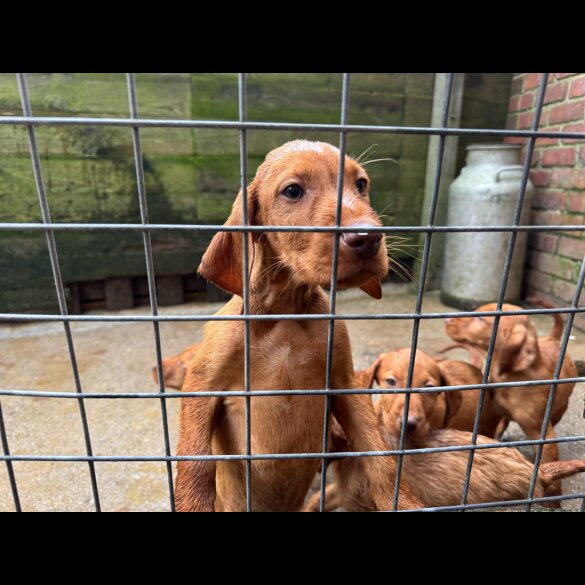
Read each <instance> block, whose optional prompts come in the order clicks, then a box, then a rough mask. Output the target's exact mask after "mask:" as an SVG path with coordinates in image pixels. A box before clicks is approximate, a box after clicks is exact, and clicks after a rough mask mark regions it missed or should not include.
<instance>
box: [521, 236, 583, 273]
mask: <svg viewBox="0 0 585 585" xmlns="http://www.w3.org/2000/svg"><path fill="white" fill-rule="evenodd" d="M575 241H578V240H575ZM530 266H532V268H536V269H537V270H540V271H541V272H545V273H547V274H552V275H553V276H557V277H558V278H564V279H565V280H570V279H571V278H573V275H574V272H575V270H574V263H573V262H572V261H571V260H568V259H567V258H561V257H560V256H554V255H553V254H547V253H546V252H531V254H530Z"/></svg>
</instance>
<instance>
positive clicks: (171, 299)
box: [156, 275, 184, 307]
mask: <svg viewBox="0 0 585 585" xmlns="http://www.w3.org/2000/svg"><path fill="white" fill-rule="evenodd" d="M156 298H157V303H158V304H159V306H161V307H167V306H169V305H180V304H181V303H182V302H183V300H184V297H183V279H182V277H181V276H178V275H172V276H157V278H156Z"/></svg>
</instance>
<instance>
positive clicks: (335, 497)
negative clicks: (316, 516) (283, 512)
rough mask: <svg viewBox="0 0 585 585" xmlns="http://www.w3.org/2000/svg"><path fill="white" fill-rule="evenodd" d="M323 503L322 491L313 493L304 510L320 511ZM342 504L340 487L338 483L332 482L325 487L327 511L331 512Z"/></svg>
mask: <svg viewBox="0 0 585 585" xmlns="http://www.w3.org/2000/svg"><path fill="white" fill-rule="evenodd" d="M320 503H321V491H318V492H317V493H315V494H313V495H312V496H311V497H310V498H309V501H308V502H307V503H306V504H305V507H304V508H303V512H318V511H319V504H320ZM340 506H341V501H340V498H339V488H338V486H337V484H336V483H330V484H329V485H328V486H327V487H326V488H325V512H331V511H333V510H335V509H336V508H339V507H340Z"/></svg>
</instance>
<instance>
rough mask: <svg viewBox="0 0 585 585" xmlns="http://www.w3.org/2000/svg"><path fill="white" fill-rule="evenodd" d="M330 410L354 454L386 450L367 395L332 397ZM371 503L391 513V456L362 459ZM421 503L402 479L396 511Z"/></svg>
mask: <svg viewBox="0 0 585 585" xmlns="http://www.w3.org/2000/svg"><path fill="white" fill-rule="evenodd" d="M331 406H332V411H333V414H334V416H335V418H336V419H337V420H338V421H339V423H340V425H341V427H342V428H343V431H344V433H345V435H346V437H347V439H348V441H349V443H350V445H351V447H352V450H355V451H386V450H387V449H388V446H387V445H386V443H385V441H384V439H383V438H382V435H381V433H380V430H379V429H378V425H377V419H376V414H375V412H374V407H373V405H372V401H371V399H370V397H369V396H367V395H365V394H357V395H356V394H343V395H337V396H334V397H333V400H332V403H331ZM361 461H362V465H363V470H364V472H365V478H366V479H367V482H368V486H369V490H370V492H371V494H370V495H371V497H372V500H373V502H374V504H375V506H376V509H377V510H391V509H392V503H393V494H394V482H395V479H396V462H395V460H394V458H393V457H363V458H361ZM422 506H423V505H422V502H420V501H419V500H418V499H417V498H416V497H415V496H414V495H413V494H412V493H411V491H410V489H409V487H408V486H407V485H406V484H405V482H404V480H403V481H402V482H401V485H400V494H399V499H398V508H399V509H401V510H402V509H409V508H421V507H422Z"/></svg>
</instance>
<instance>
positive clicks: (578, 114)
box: [549, 100, 585, 124]
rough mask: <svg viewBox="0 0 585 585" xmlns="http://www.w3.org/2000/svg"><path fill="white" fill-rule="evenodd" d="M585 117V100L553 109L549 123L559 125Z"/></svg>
mask: <svg viewBox="0 0 585 585" xmlns="http://www.w3.org/2000/svg"><path fill="white" fill-rule="evenodd" d="M584 115H585V100H581V101H573V102H567V103H565V104H560V105H559V106H555V107H554V108H552V109H551V111H550V117H549V121H550V123H551V124H558V123H560V122H570V121H571V120H582V119H583V116H584Z"/></svg>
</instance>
